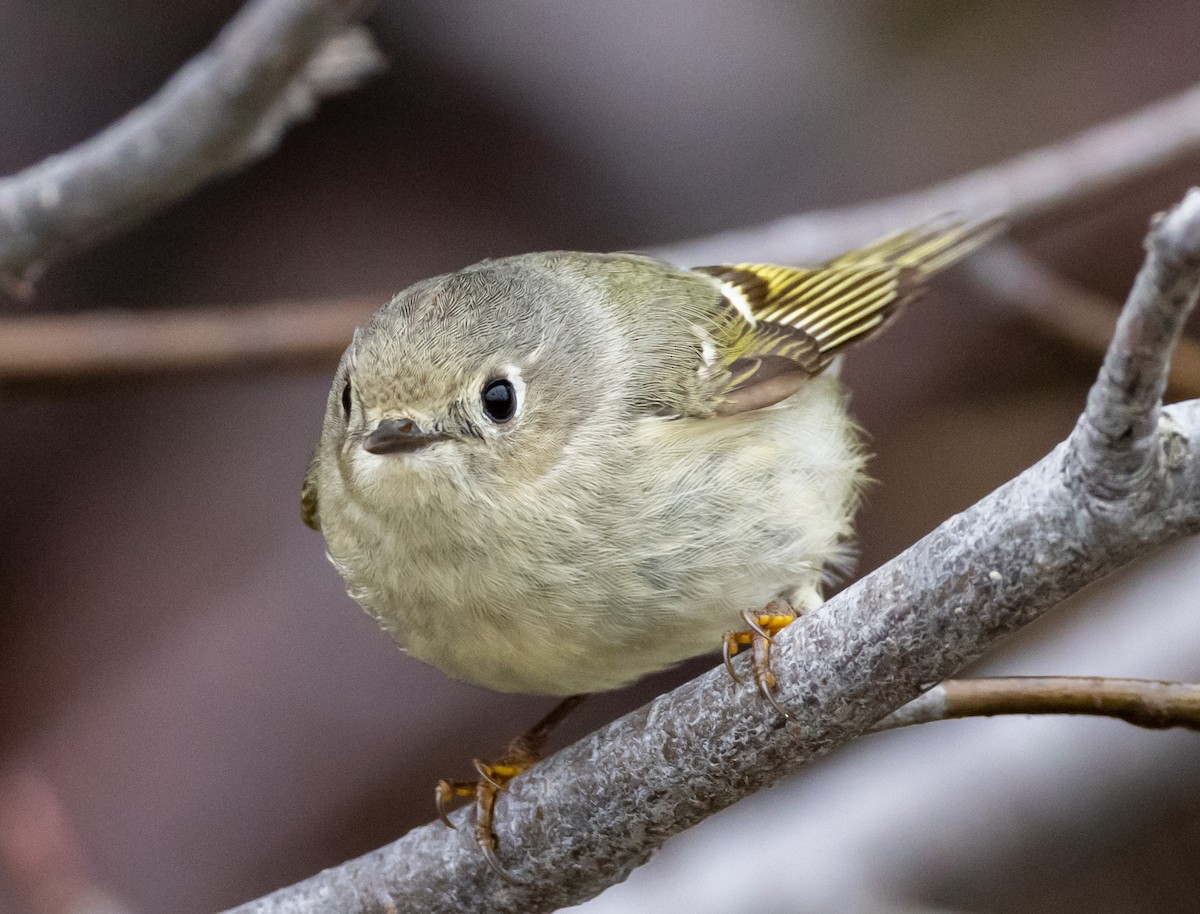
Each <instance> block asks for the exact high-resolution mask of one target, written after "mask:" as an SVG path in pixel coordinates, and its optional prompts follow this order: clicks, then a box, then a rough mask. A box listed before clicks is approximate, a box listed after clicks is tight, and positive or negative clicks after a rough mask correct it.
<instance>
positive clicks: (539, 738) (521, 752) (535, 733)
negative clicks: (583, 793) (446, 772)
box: [435, 695, 587, 885]
mask: <svg viewBox="0 0 1200 914" xmlns="http://www.w3.org/2000/svg"><path fill="white" fill-rule="evenodd" d="M585 698H587V696H586V695H572V696H571V697H569V698H566V699H564V700H563V701H562V702H560V703H559V704H558V705H556V706H555V707H554V708H553V709H552V710H551V711H550V713H549V714H547V715H546V716H545V717H544V718H542V719H541V720H540V721H538V722H537V723H536V724H534V725H533V727H531V728H530V730H529V732H527V733H525V734H523V735H522V736H519V737H517V738H516V739H514V740H513V741H512V742H511V743H509V744H508V748H507V749H506V750H505V752H504V755H503V756H502V757H501V758H500V760H499V761H495V762H481V761H480V760H479V759H475V760H474V762H472V764H473V765H474V766H475V770H476V771H477V772H478V773H479V780H478V781H446V780H442V781H438V784H437V790H436V793H435V797H436V800H437V810H438V818H439V819H441V820H442V821H443V822H444V823H445V824H446V825H448V826H449V827H450V828H454V823H453V822H451V821H450V816H449V812H448V810H449V808H450V804H451V803H452V802H453V801H454V800H455V799H456V798H459V797H463V798H466V797H474V798H475V843H476V844H477V845H478V846H479V850H480V851H481V852H482V853H483V858H484V859H485V860H486V861H487V864H488V866H489V867H491V869H492V872H494V873H495V874H496V875H497V876H499V877H500V878H501V879H503V880H504V881H505V882H507V883H510V884H511V885H520V881H519V880H517V879H515V878H513V876H512V875H510V874H509V872H508V871H507V870H505V869H504V867H503V865H502V864H501V863H500V858H499V857H497V856H496V833H495V831H494V830H493V828H492V825H493V822H494V821H495V810H496V796H497V795H498V794H499V793H500V791H502V790H507V789H508V782H509V781H511V780H512V779H513V778H515V777H516V776H517V775H518V774H520V773H521V772H523V771H526V770H528V769H529V768H532V767H533V766H534V764H535V763H537V762H538V761H539V760H540V759H541V757H542V749H543V748H544V747H545V745H546V740H547V738H548V737H549V736H550V734H551V732H553V730H554V728H555V727H557V726H558V725H559V724H560V723H562V721H563V720H564V719H565V718H566V717H567V715H568V714H570V713H571V712H572V711H574V710H575V709H576V708H577V707H578V706H579V705H580V703H581V702H582V701H583V700H584V699H585Z"/></svg>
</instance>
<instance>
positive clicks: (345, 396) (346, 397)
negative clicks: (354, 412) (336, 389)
mask: <svg viewBox="0 0 1200 914" xmlns="http://www.w3.org/2000/svg"><path fill="white" fill-rule="evenodd" d="M342 413H343V414H344V415H345V417H346V419H347V420H349V419H350V379H349V378H347V379H346V386H345V387H343V388H342Z"/></svg>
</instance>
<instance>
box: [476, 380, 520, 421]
mask: <svg viewBox="0 0 1200 914" xmlns="http://www.w3.org/2000/svg"><path fill="white" fill-rule="evenodd" d="M483 411H484V412H485V413H487V414H488V418H489V419H491V420H492V421H493V422H507V421H508V420H509V419H511V418H512V417H513V414H514V413H515V412H516V411H517V390H516V388H515V387H513V386H512V381H509V380H507V379H505V378H500V379H499V380H496V381H488V382H487V384H485V385H484V386H483Z"/></svg>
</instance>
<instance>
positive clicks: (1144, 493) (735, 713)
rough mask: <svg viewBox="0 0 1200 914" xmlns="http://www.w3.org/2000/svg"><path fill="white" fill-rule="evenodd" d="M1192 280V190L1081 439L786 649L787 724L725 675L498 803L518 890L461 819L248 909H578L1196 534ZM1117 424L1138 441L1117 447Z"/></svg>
mask: <svg viewBox="0 0 1200 914" xmlns="http://www.w3.org/2000/svg"><path fill="white" fill-rule="evenodd" d="M1198 287H1200V191H1192V192H1191V193H1189V195H1188V197H1187V198H1186V199H1185V200H1184V202H1183V203H1182V204H1180V206H1179V207H1178V208H1177V209H1176V210H1175V211H1174V212H1173V213H1172V214H1170V215H1169V216H1168V217H1166V219H1164V220H1163V221H1161V222H1160V223H1159V224H1158V225H1157V226H1156V228H1155V229H1154V230H1153V231H1152V232H1151V236H1150V242H1149V244H1148V256H1147V260H1146V265H1145V266H1144V267H1143V269H1142V272H1141V274H1140V278H1139V280H1138V282H1137V283H1136V284H1135V286H1134V289H1133V291H1132V292H1131V293H1130V297H1129V300H1128V302H1127V303H1126V305H1125V309H1124V311H1123V315H1122V319H1121V322H1120V323H1119V325H1118V327H1117V332H1116V338H1115V339H1114V341H1113V345H1112V347H1111V349H1110V352H1109V358H1108V359H1106V363H1105V368H1104V370H1103V371H1102V372H1101V376H1100V378H1099V379H1098V380H1097V382H1096V386H1095V388H1094V390H1093V394H1092V396H1091V398H1090V400H1089V404H1088V408H1087V418H1086V420H1081V423H1080V426H1079V427H1077V429H1076V431H1075V432H1074V433H1073V434H1072V436H1071V438H1070V439H1069V440H1068V441H1067V442H1065V443H1064V444H1062V445H1060V446H1059V447H1058V448H1056V449H1055V450H1054V451H1053V452H1052V453H1051V454H1049V455H1048V456H1047V457H1045V458H1044V459H1043V460H1041V461H1040V462H1039V463H1037V464H1036V465H1035V466H1033V467H1032V468H1030V469H1029V470H1027V471H1025V472H1024V473H1022V474H1021V475H1020V476H1018V477H1017V478H1016V479H1014V480H1012V481H1010V482H1009V483H1007V484H1006V485H1004V486H1002V487H1001V488H1000V489H998V490H996V491H995V492H993V493H992V494H991V495H989V496H987V497H986V498H984V499H983V500H982V501H980V502H979V503H977V504H976V505H974V506H972V507H970V508H968V509H967V510H965V511H963V512H961V513H960V514H957V515H955V516H954V517H952V518H950V519H949V520H947V521H946V522H945V523H943V524H942V525H941V526H940V527H938V528H937V529H936V530H934V531H933V532H932V533H930V534H929V535H928V536H926V537H924V538H923V539H922V540H920V541H919V542H918V543H916V544H914V545H913V546H912V547H910V548H909V549H907V550H906V551H905V552H904V553H902V554H901V555H899V556H897V557H896V558H895V559H893V560H892V561H890V562H888V563H886V564H885V565H883V566H882V567H881V568H879V569H877V570H876V571H874V572H873V573H871V574H870V575H867V576H866V577H864V578H862V579H861V580H859V581H858V582H856V583H855V584H854V585H852V586H851V587H849V588H847V589H846V590H844V591H842V592H841V593H840V594H838V595H837V596H836V597H834V598H833V599H831V600H830V601H829V602H828V603H826V604H825V605H824V606H822V607H821V608H820V609H818V610H816V611H814V612H811V613H808V614H806V615H805V616H804V617H802V618H801V619H800V620H799V621H797V622H796V623H794V624H793V625H791V626H789V627H788V628H786V629H784V631H783V632H781V633H780V634H779V635H778V636H777V637H776V641H777V652H776V654H775V664H776V674H777V676H778V680H779V689H778V692H777V698H778V699H779V701H780V702H781V704H782V705H783V707H785V708H786V710H787V712H788V714H789V716H790V718H791V722H790V723H788V722H785V721H784V720H783V719H782V718H781V717H780V716H779V715H778V714H776V713H775V712H774V711H773V710H772V709H771V708H770V707H769V706H768V705H767V703H766V702H763V701H762V700H761V698H760V697H759V696H758V694H757V692H756V691H755V690H754V689H753V688H748V687H746V686H744V685H738V684H736V683H734V682H733V681H732V680H731V679H730V677H729V676H728V675H727V674H726V673H725V671H724V670H723V669H721V668H718V669H716V670H713V671H712V672H710V673H708V674H706V675H704V676H701V677H699V678H698V679H696V680H693V681H692V682H689V683H687V684H685V685H683V686H681V687H680V688H678V689H676V690H674V691H673V692H671V693H669V694H667V695H663V696H661V697H659V698H658V699H656V700H655V701H654V702H652V703H651V704H650V705H648V706H646V707H644V708H642V709H640V710H638V711H636V712H634V713H632V714H629V715H627V716H626V717H624V718H622V719H621V720H618V721H616V722H615V723H613V724H611V725H609V726H608V727H605V728H603V729H601V730H599V731H597V732H596V733H593V734H591V735H590V736H588V737H585V738H584V739H582V740H580V741H579V742H578V743H576V744H574V745H573V746H570V747H568V748H567V749H564V750H563V751H561V752H559V753H558V754H556V755H554V756H552V757H551V758H549V759H547V760H546V761H545V762H543V763H541V764H539V765H537V766H535V767H534V768H532V769H531V770H530V771H528V772H526V773H525V774H524V775H522V776H520V777H518V778H516V779H515V780H514V781H513V782H512V783H511V784H510V785H509V790H508V791H507V792H506V793H505V794H504V795H503V797H502V798H501V801H500V803H499V805H498V808H497V809H498V812H497V814H498V819H499V824H498V827H497V829H496V832H497V838H498V841H499V847H498V853H499V855H500V858H501V860H502V862H503V864H504V866H505V868H506V869H507V870H508V871H509V872H510V873H513V874H514V875H515V876H516V877H517V878H519V879H520V880H521V881H522V884H521V885H519V886H512V885H507V884H504V883H502V882H501V881H500V880H498V879H496V878H495V877H494V875H493V874H491V873H490V871H489V870H488V869H487V866H486V864H485V863H484V862H483V860H482V859H481V855H479V854H477V853H475V848H474V847H473V846H472V844H471V841H470V839H469V837H464V836H463V831H464V830H463V829H462V828H461V826H463V825H465V824H466V817H467V815H468V813H467V811H466V810H460V811H459V812H458V813H456V814H455V816H456V817H457V818H456V822H457V824H458V825H459V826H460V829H459V831H457V832H455V831H450V830H448V829H446V828H444V827H442V826H440V825H437V824H435V825H430V826H424V827H421V828H418V829H414V830H413V831H412V832H410V833H409V834H407V835H405V836H404V837H403V838H401V839H400V840H398V841H396V842H395V843H393V844H391V845H388V846H387V847H384V848H381V849H379V850H377V851H374V852H372V853H370V854H367V855H365V856H363V857H360V858H358V859H357V860H353V861H350V862H348V863H346V864H343V865H341V866H338V867H334V868H332V869H330V870H326V871H325V872H324V873H321V874H319V875H317V876H314V877H312V878H311V879H308V880H306V881H304V882H302V883H299V884H297V885H295V886H292V887H290V888H287V889H282V890H280V891H279V892H276V893H274V894H272V895H269V896H267V897H265V898H262V899H259V900H258V901H255V902H251V903H250V904H247V905H245V906H243V907H241V908H239V909H237V910H238V911H239V912H240V914H251V912H253V914H279V912H290V914H300V912H310V911H316V910H321V911H328V912H335V914H359V912H364V914H365V912H382V911H388V910H390V911H423V912H438V911H494V912H508V911H514V912H515V911H529V912H537V911H550V910H554V909H556V908H559V907H563V906H565V905H570V904H578V903H579V902H581V901H584V900H586V899H587V898H589V897H591V896H593V895H595V894H596V893H598V892H600V891H602V890H603V889H604V888H606V887H608V886H609V885H612V884H613V883H615V882H618V881H620V880H621V879H623V878H624V877H625V876H626V875H627V874H628V873H629V871H630V870H632V869H633V868H634V867H636V866H637V865H639V864H640V863H642V862H644V861H645V860H646V859H647V858H648V857H649V855H650V854H651V853H652V852H653V851H654V849H655V848H657V847H658V846H659V845H661V844H662V842H663V841H665V840H666V839H667V838H669V837H670V836H671V835H674V834H677V833H679V832H681V831H683V830H684V829H686V828H688V827H690V826H692V825H694V824H696V823H697V822H699V821H701V820H702V819H704V818H705V817H707V816H710V815H712V814H713V813H715V812H717V811H718V810H720V809H722V808H724V807H726V806H728V805H729V804H731V803H733V802H736V801H737V800H738V799H741V798H742V797H745V796H747V795H749V794H751V793H753V792H755V791H757V790H759V789H761V788H763V787H766V786H768V785H770V784H771V783H773V782H775V781H776V780H778V779H779V778H781V777H783V776H784V775H786V774H789V773H792V772H794V771H797V770H799V769H800V768H802V767H803V766H804V765H806V764H807V763H809V762H811V761H813V760H814V759H816V758H818V757H820V756H823V755H825V754H826V753H828V752H829V751H831V750H833V749H835V748H837V747H838V746H841V745H843V744H845V743H846V742H849V741H850V740H852V739H854V738H855V737H856V736H858V735H860V734H861V733H863V732H865V731H866V730H867V729H868V728H869V727H871V725H872V724H874V723H875V722H876V721H878V720H880V719H882V718H883V717H885V716H886V715H888V714H889V713H891V712H893V711H894V710H896V709H897V708H899V707H901V706H902V705H904V704H906V703H907V702H909V701H912V700H913V699H914V698H916V697H917V696H918V695H920V694H921V693H922V692H925V691H927V690H928V689H929V688H930V687H931V686H932V685H934V684H936V683H938V682H941V681H943V680H945V679H946V678H948V677H950V676H952V675H954V673H955V672H957V671H958V670H959V669H960V668H961V667H962V666H963V665H964V664H966V663H968V662H970V661H972V660H974V659H976V658H978V657H979V656H981V655H982V654H983V653H984V652H986V651H987V650H988V649H989V648H990V647H991V646H993V645H994V644H996V643H997V642H998V641H1000V640H1001V639H1002V638H1004V637H1005V636H1006V635H1008V634H1010V633H1011V632H1013V631H1015V630H1016V629H1018V628H1020V627H1022V626H1023V625H1025V624H1027V623H1029V622H1030V621H1032V620H1033V619H1035V618H1037V617H1038V616H1040V615H1041V614H1043V613H1044V612H1046V611H1047V610H1048V609H1050V608H1051V607H1052V606H1054V605H1055V604H1057V603H1058V602H1060V601H1061V600H1062V599H1063V598H1065V597H1066V596H1068V595H1070V594H1072V593H1075V592H1076V591H1078V590H1079V589H1081V588H1082V587H1084V586H1085V585H1087V584H1089V583H1091V582H1093V581H1095V580H1097V579H1098V578H1100V577H1102V576H1104V575H1106V574H1108V573H1110V572H1111V571H1113V570H1115V569H1116V568H1119V567H1120V566H1122V565H1124V564H1125V563H1127V562H1129V561H1130V560H1132V559H1134V558H1136V557H1138V556H1140V555H1144V554H1145V553H1146V552H1147V551H1149V550H1150V549H1152V548H1154V547H1156V546H1159V545H1162V544H1165V543H1167V542H1171V541H1173V540H1177V539H1179V538H1181V537H1183V536H1186V535H1189V534H1192V533H1195V532H1197V531H1200V401H1189V402H1187V403H1182V404H1176V405H1174V406H1171V407H1168V408H1167V409H1165V410H1161V411H1160V407H1159V403H1158V401H1157V399H1155V397H1154V391H1156V390H1157V391H1159V392H1161V384H1162V383H1165V377H1166V365H1167V362H1168V360H1169V355H1170V347H1171V345H1172V344H1173V342H1174V340H1175V339H1176V338H1177V335H1178V331H1179V328H1180V327H1181V326H1182V325H1183V322H1184V321H1185V320H1186V318H1187V314H1188V311H1189V309H1190V307H1191V305H1192V304H1193V296H1192V295H1190V294H1187V293H1186V290H1188V289H1196V288H1198ZM1126 381H1128V382H1129V383H1125V382H1126ZM1152 421H1153V422H1156V424H1155V425H1153V426H1151V424H1150V423H1151V422H1152ZM1120 425H1124V426H1126V427H1127V428H1129V429H1130V433H1129V434H1128V435H1121V434H1118V435H1113V434H1111V433H1110V431H1111V430H1112V429H1114V428H1116V427H1117V426H1120ZM1155 454H1157V455H1158V456H1154V455H1155ZM1134 458H1136V459H1134Z"/></svg>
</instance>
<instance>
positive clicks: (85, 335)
mask: <svg viewBox="0 0 1200 914" xmlns="http://www.w3.org/2000/svg"><path fill="white" fill-rule="evenodd" d="M378 307H379V300H378V299H375V298H371V299H366V298H363V299H358V298H345V299H336V300H329V301H308V302H288V301H280V302H271V303H268V304H263V305H255V306H253V307H249V308H211V309H205V310H199V309H183V310H172V311H159V312H155V313H152V314H136V313H131V312H127V311H96V312H91V313H83V314H71V315H22V316H19V317H13V318H9V319H7V320H3V321H0V328H2V329H0V381H6V380H7V381H16V382H30V381H49V382H64V381H66V382H70V381H79V380H84V379H87V378H94V377H120V376H124V375H132V374H151V373H155V374H157V373H163V374H169V373H177V372H195V371H217V370H222V371H225V370H238V369H245V368H260V369H261V368H263V367H270V366H277V365H300V366H304V365H311V366H322V365H324V363H332V362H335V361H336V360H337V356H338V353H340V352H341V350H342V349H344V348H345V346H346V342H347V341H348V340H349V339H350V335H351V334H352V333H353V332H354V328H355V327H356V326H357V325H358V324H360V323H362V322H363V321H364V320H366V319H367V317H369V316H370V315H371V313H372V312H373V311H375V309H376V308H378ZM335 340H336V341H338V342H337V343H336V346H337V349H336V350H335V349H333V348H332V346H331V344H332V343H333V341H335Z"/></svg>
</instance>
